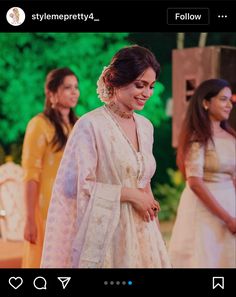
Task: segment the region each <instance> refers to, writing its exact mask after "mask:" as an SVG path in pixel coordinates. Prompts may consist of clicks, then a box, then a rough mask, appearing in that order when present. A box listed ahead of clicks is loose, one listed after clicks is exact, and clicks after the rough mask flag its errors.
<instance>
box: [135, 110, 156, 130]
mask: <svg viewBox="0 0 236 297" xmlns="http://www.w3.org/2000/svg"><path fill="white" fill-rule="evenodd" d="M135 119H136V121H138V122H140V123H141V124H142V125H145V126H147V127H149V128H151V129H153V125H152V122H151V121H150V120H149V119H147V118H146V117H144V116H143V115H141V114H138V113H135Z"/></svg>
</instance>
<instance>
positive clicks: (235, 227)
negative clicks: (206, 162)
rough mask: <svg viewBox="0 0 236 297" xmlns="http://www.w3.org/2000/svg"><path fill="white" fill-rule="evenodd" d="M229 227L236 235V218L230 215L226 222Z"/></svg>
mask: <svg viewBox="0 0 236 297" xmlns="http://www.w3.org/2000/svg"><path fill="white" fill-rule="evenodd" d="M225 224H226V226H227V228H228V229H229V231H230V232H231V233H232V234H235V235H236V218H234V217H231V216H230V217H229V219H228V220H227V221H226V222H225Z"/></svg>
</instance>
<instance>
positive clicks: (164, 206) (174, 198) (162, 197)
mask: <svg viewBox="0 0 236 297" xmlns="http://www.w3.org/2000/svg"><path fill="white" fill-rule="evenodd" d="M167 174H168V176H169V179H170V182H169V183H168V184H167V183H166V184H158V183H156V184H155V185H154V187H153V195H154V197H155V198H156V199H157V200H158V201H159V203H160V206H161V211H160V213H159V215H158V217H159V220H160V221H167V220H172V219H174V218H175V216H176V212H177V208H178V204H179V199H180V196H181V193H182V191H183V189H184V187H185V181H184V179H183V177H182V174H181V172H180V171H178V170H177V171H176V170H174V169H172V168H168V169H167Z"/></svg>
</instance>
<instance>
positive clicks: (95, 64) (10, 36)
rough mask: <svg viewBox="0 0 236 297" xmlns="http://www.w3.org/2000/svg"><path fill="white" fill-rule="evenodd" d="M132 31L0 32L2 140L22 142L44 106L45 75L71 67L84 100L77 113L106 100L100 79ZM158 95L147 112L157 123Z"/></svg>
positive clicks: (158, 90) (6, 143) (160, 108)
mask: <svg viewBox="0 0 236 297" xmlns="http://www.w3.org/2000/svg"><path fill="white" fill-rule="evenodd" d="M128 36H129V34H128V33H0V46H1V59H0V72H1V76H0V105H1V110H0V118H1V121H0V142H1V143H2V144H3V145H4V146H9V144H10V143H13V142H18V143H21V142H22V139H23V136H24V132H25V128H26V125H27V122H28V121H29V120H30V118H32V116H34V115H35V114H37V113H38V112H41V111H42V109H43V106H44V82H45V77H46V75H47V73H48V72H49V71H50V70H51V69H53V68H57V67H64V66H68V67H70V68H71V69H72V70H73V71H74V72H75V73H76V74H77V75H78V77H79V88H80V92H81V95H80V98H79V104H78V106H77V107H76V113H77V114H78V115H83V114H84V113H85V112H88V111H90V110H92V109H94V108H96V107H98V106H100V105H101V104H102V103H101V102H100V100H99V99H98V97H97V94H96V88H97V85H96V82H97V79H98V77H99V75H100V73H101V71H102V69H103V67H104V66H105V65H108V64H109V62H110V60H111V58H112V56H113V55H114V53H115V52H117V50H119V49H120V48H122V47H123V46H126V45H129V44H130V41H129V40H128ZM162 91H163V85H161V84H160V83H159V84H158V86H157V87H156V91H155V94H154V96H153V98H152V100H150V102H149V103H148V104H147V107H146V108H145V110H144V111H143V114H144V115H145V116H147V117H148V118H150V120H151V121H152V122H153V123H154V124H155V125H158V124H159V123H160V121H161V119H162V118H163V117H164V112H163V106H162V102H161V100H160V93H161V92H162Z"/></svg>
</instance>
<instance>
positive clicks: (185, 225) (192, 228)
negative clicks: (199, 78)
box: [169, 79, 236, 268]
mask: <svg viewBox="0 0 236 297" xmlns="http://www.w3.org/2000/svg"><path fill="white" fill-rule="evenodd" d="M232 107H233V102H232V92H231V89H230V86H229V83H228V82H226V81H225V80H222V79H210V80H207V81H204V82H203V83H201V84H200V85H199V87H198V88H197V89H196V91H195V93H194V95H193V96H192V98H191V99H190V102H189V106H188V110H187V114H186V118H185V121H184V124H183V127H182V131H181V134H180V140H179V147H178V152H177V164H178V166H179V168H180V170H181V171H182V173H183V174H184V176H185V178H186V187H185V189H184V191H183V193H182V196H181V199H180V204H179V208H178V213H177V219H176V222H175V225H174V228H173V233H172V237H171V240H170V245H169V254H170V258H171V262H172V265H173V267H183V268H185V267H188V268H191V267H197V268H200V267H204V268H223V267H224V268H226V267H236V188H235V187H236V132H235V131H234V130H233V129H232V128H231V127H230V126H229V124H228V123H227V120H228V118H229V115H230V112H231V110H232Z"/></svg>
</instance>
